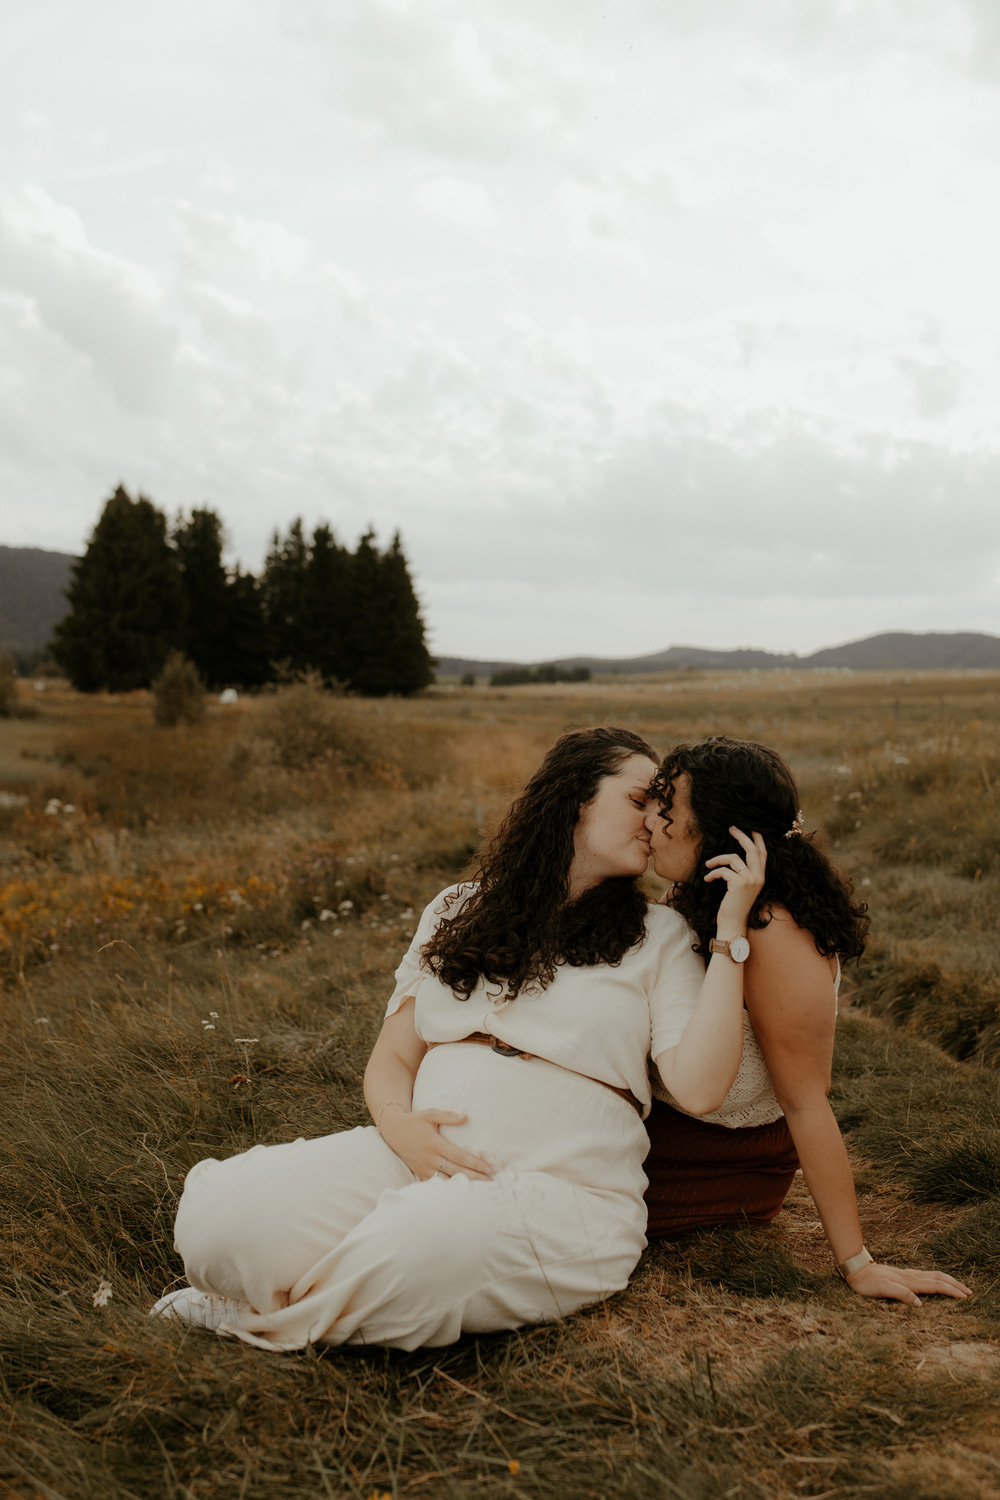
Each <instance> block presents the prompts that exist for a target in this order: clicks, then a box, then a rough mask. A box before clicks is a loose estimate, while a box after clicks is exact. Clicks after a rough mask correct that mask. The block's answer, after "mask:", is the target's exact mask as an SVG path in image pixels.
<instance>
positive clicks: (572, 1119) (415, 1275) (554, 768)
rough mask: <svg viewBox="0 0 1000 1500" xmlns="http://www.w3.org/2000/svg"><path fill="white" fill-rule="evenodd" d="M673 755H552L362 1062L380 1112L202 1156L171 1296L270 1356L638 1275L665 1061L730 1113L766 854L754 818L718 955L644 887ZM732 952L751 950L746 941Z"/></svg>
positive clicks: (540, 1303) (413, 963) (183, 1209)
mask: <svg viewBox="0 0 1000 1500" xmlns="http://www.w3.org/2000/svg"><path fill="white" fill-rule="evenodd" d="M656 769H657V765H656V757H655V753H654V752H653V750H652V749H651V748H650V747H649V746H648V745H647V744H646V743H645V742H644V741H643V740H641V739H639V738H638V736H636V735H634V734H632V733H631V732H630V731H628V730H624V729H591V730H580V731H576V732H573V733H570V734H567V735H564V736H563V737H562V739H560V740H559V741H558V742H557V744H556V745H555V746H554V747H553V748H552V750H550V752H549V753H548V755H547V756H546V757H545V760H544V762H543V764H542V766H541V767H540V769H539V770H538V771H537V772H536V774H535V775H534V777H533V778H532V780H531V781H530V782H529V784H528V786H527V788H526V790H525V791H524V793H523V795H522V796H521V797H520V798H519V799H518V800H517V802H515V804H514V806H513V807H512V809H511V810H510V812H509V813H508V815H507V818H506V821H505V823H504V824H503V826H502V828H501V830H500V832H499V834H498V835H497V837H496V838H495V839H494V840H493V842H492V844H491V845H490V847H489V848H488V849H487V851H486V853H485V856H484V858H483V860H482V864H481V868H480V872H479V878H478V881H477V882H476V883H474V884H466V885H462V886H455V887H452V888H451V889H450V890H447V891H444V892H442V894H441V896H439V897H438V898H437V899H436V900H435V901H434V902H432V903H431V905H430V906H429V907H428V908H427V910H426V911H425V912H424V915H423V917H422V919H421V922H420V925H419V927H418V930H417V933H416V936H415V938H414V940H413V943H412V945H411V947H410V950H409V952H408V953H407V955H406V957H405V958H404V960H403V962H402V964H401V965H400V967H399V969H398V970H397V984H396V988H395V991H394V992H393V995H392V997H391V999H390V1001H389V1006H388V1011H387V1014H386V1019H385V1022H384V1024H383V1027H382V1030H381V1033H380V1035H379V1038H378V1041H377V1042H376V1044H375V1048H374V1051H373V1053H372V1056H371V1060H370V1062H369V1064H368V1068H367V1071H366V1074H365V1098H366V1100H367V1103H368V1107H369V1109H370V1110H371V1114H372V1119H373V1120H374V1122H375V1123H374V1125H372V1126H369V1127H368V1128H365V1129H358V1130H352V1131H344V1132H341V1133H340V1134H336V1135H329V1136H324V1137H321V1138H319V1139H316V1140H309V1141H306V1140H299V1141H295V1142H292V1143H290V1144H288V1145H280V1146H257V1147H254V1148H253V1150H250V1151H247V1152H244V1153H243V1154H242V1155H240V1156H236V1157H233V1158H231V1159H229V1160H227V1161H214V1160H209V1161H204V1162H200V1163H199V1164H198V1165H197V1166H195V1167H194V1168H193V1169H192V1171H191V1172H190V1173H189V1174H188V1178H187V1181H186V1183H185V1188H184V1194H183V1196H182V1198H181V1202H180V1207H179V1209H178V1214H177V1226H176V1243H177V1248H178V1250H179V1252H180V1253H181V1255H182V1256H183V1259H184V1265H185V1270H186V1272H187V1277H188V1281H189V1283H190V1285H189V1286H186V1287H182V1288H180V1289H179V1290H177V1291H174V1292H171V1293H168V1294H167V1296H165V1297H163V1298H161V1300H160V1301H159V1302H158V1303H157V1304H156V1306H155V1307H154V1308H153V1312H154V1313H159V1314H161V1315H165V1316H170V1317H176V1318H182V1319H185V1320H186V1321H188V1322H192V1323H197V1324H201V1325H202V1326H205V1327H208V1328H214V1329H217V1330H219V1331H221V1332H227V1333H232V1334H236V1335H237V1336H239V1337H240V1338H243V1339H245V1340H247V1341H248V1342H250V1343H253V1344H258V1345H261V1346H262V1347H264V1348H269V1349H296V1348H301V1347H302V1346H303V1345H306V1344H309V1343H317V1344H334V1345H336V1344H344V1343H349V1344H382V1345H391V1346H393V1347H395V1348H401V1349H414V1348H417V1347H420V1346H437V1345H442V1344H449V1343H451V1342H453V1341H454V1340H455V1339H457V1338H458V1337H459V1336H460V1335H461V1334H463V1333H484V1332H488V1331H491V1330H495V1329H504V1328H516V1327H518V1326H520V1325H522V1324H525V1323H533V1322H538V1321H541V1320H545V1319H551V1318H559V1317H564V1316H566V1315H567V1314H569V1313H572V1312H574V1311H576V1309H577V1308H580V1307H582V1306H584V1305H585V1304H586V1303H588V1302H593V1301H596V1300H598V1299H600V1298H601V1297H604V1296H607V1295H608V1294H609V1293H611V1292H614V1291H617V1290H618V1289H619V1288H621V1287H623V1286H624V1285H625V1284H626V1282H627V1280H628V1278H629V1275H630V1274H631V1272H632V1270H633V1268H634V1266H635V1264H636V1261H637V1260H638V1258H639V1255H640V1253H641V1251H642V1249H643V1247H644V1245H645V1243H646V1241H645V1235H644V1229H645V1220H646V1213H645V1208H644V1206H643V1201H642V1194H643V1190H644V1188H645V1177H644V1176H643V1172H642V1161H643V1158H644V1156H645V1154H646V1150H647V1148H648V1141H647V1137H646V1132H645V1129H644V1126H643V1116H644V1115H645V1114H646V1113H647V1112H648V1110H649V1104H650V1093H649V1082H648V1074H647V1057H648V1056H649V1055H650V1053H652V1056H653V1057H654V1059H655V1064H656V1069H657V1076H658V1077H659V1078H660V1079H661V1080H662V1081H663V1083H664V1085H665V1086H666V1087H667V1088H669V1090H670V1092H671V1096H672V1097H673V1098H674V1099H675V1100H676V1101H677V1102H678V1103H680V1104H681V1105H682V1106H683V1108H685V1109H688V1110H691V1111H693V1112H695V1113H698V1112H702V1111H705V1110H711V1109H714V1108H716V1107H717V1106H718V1105H719V1104H720V1103H721V1102H722V1099H723V1098H724V1096H725V1093H726V1090H727V1089H728V1088H729V1086H730V1084H731V1083H732V1081H733V1079H734V1077H735V1075H736V1070H737V1067H738V1065H739V1059H740V1050H741V1046H742V1035H743V1027H742V1012H743V996H742V974H743V970H742V968H741V966H740V964H739V963H738V962H736V961H735V958H734V957H731V956H730V952H729V946H730V943H731V942H732V943H736V940H737V939H739V938H741V937H742V936H743V935H744V934H745V931H746V920H747V916H748V914H749V911H750V909H751V905H752V903H753V901H754V898H755V897H756V895H757V893H758V892H759V891H760V889H761V885H762V883H763V876H764V854H763V845H762V843H761V840H760V839H759V837H757V836H756V835H755V836H754V838H753V839H751V838H748V837H746V836H745V835H744V834H742V833H741V832H739V831H738V830H737V829H736V828H735V827H734V828H733V830H732V835H733V843H732V847H731V848H730V850H729V851H727V852H726V853H722V854H720V855H719V856H717V857H715V858H713V859H711V860H710V861H709V862H708V864H707V866H706V869H705V871H703V872H702V874H701V876H700V877H699V878H702V879H704V880H705V881H706V882H707V883H708V884H709V885H713V886H714V885H716V884H717V885H719V886H720V887H722V886H724V887H725V893H724V895H723V897H722V900H721V903H720V904H719V907H718V912H717V916H716V919H715V921H714V922H713V925H712V932H713V933H714V934H716V935H717V938H718V940H719V944H718V949H717V951H716V953H715V955H714V956H713V957H712V958H711V960H710V962H709V964H708V967H707V970H705V969H704V968H703V965H702V963H701V961H700V960H699V959H698V958H697V957H696V955H695V954H694V953H693V952H692V950H691V934H690V932H689V930H688V929H687V927H686V926H685V924H684V922H683V920H682V919H681V917H679V916H678V915H677V913H676V912H674V911H671V910H669V909H668V908H667V907H663V906H660V907H652V908H650V907H649V906H648V903H647V900H646V898H645V896H644V895H643V894H642V892H641V890H640V889H639V885H638V880H639V877H640V876H641V875H642V874H643V873H644V871H645V869H646V865H647V862H648V858H649V849H650V834H649V832H648V829H647V826H646V825H647V816H646V814H647V809H646V792H647V788H648V785H649V782H650V779H651V777H652V776H653V775H654V773H655V772H656ZM736 945H737V947H738V944H736Z"/></svg>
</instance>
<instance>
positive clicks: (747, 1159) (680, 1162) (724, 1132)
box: [644, 1099, 799, 1240]
mask: <svg viewBox="0 0 1000 1500" xmlns="http://www.w3.org/2000/svg"><path fill="white" fill-rule="evenodd" d="M646 1129H647V1131H648V1132H649V1155H648V1156H647V1157H646V1161H645V1165H644V1170H645V1173H646V1176H647V1178H648V1179H649V1187H648V1188H647V1189H646V1207H647V1209H648V1210H649V1224H648V1227H647V1229H646V1235H647V1238H649V1239H651V1240H662V1239H672V1238H673V1237H674V1236H675V1235H679V1234H686V1233H687V1232H688V1231H689V1230H691V1229H708V1228H710V1227H712V1226H713V1225H717V1224H746V1223H750V1224H766V1223H767V1222H768V1221H769V1220H770V1219H773V1218H774V1216H775V1214H776V1213H777V1212H778V1210H779V1209H780V1208H781V1205H782V1203H784V1201H785V1195H786V1193H787V1192H788V1189H789V1188H790V1187H791V1185H792V1178H793V1177H794V1176H795V1171H796V1168H797V1167H798V1164H799V1159H798V1157H797V1156H796V1154H795V1147H794V1145H793V1144H792V1137H791V1135H790V1134H789V1130H788V1126H787V1125H786V1123H785V1120H784V1116H782V1117H781V1118H780V1119H778V1120H775V1122H774V1123H773V1125H747V1126H743V1127H741V1128H740V1129H738V1130H729V1129H727V1128H726V1126H725V1125H711V1124H709V1123H707V1122H706V1121H705V1120H694V1119H692V1118H691V1116H690V1115H682V1114H681V1113H680V1111H679V1110H676V1109H672V1108H671V1107H670V1105H669V1104H664V1103H663V1101H662V1100H660V1099H654V1100H653V1108H652V1112H651V1113H650V1116H649V1119H648V1120H647V1121H646Z"/></svg>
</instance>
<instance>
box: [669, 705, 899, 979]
mask: <svg viewBox="0 0 1000 1500" xmlns="http://www.w3.org/2000/svg"><path fill="white" fill-rule="evenodd" d="M685 772H686V773H687V775H688V776H689V777H690V779H691V789H690V799H691V812H692V814H693V816H694V820H695V824H696V826H695V828H694V829H693V830H692V832H693V833H694V834H695V835H700V837H701V844H700V847H699V850H698V863H699V866H702V867H703V866H704V861H705V860H706V859H712V858H713V857H714V856H715V855H717V854H731V853H733V852H736V853H742V850H741V849H740V847H739V845H738V844H737V843H736V841H735V839H734V838H733V837H732V835H731V834H730V832H729V828H730V826H731V825H733V824H735V826H736V827H737V828H741V829H742V830H743V831H744V833H752V832H756V833H760V834H762V835H763V838H764V842H765V843H766V845H767V874H766V876H765V880H764V888H763V890H762V891H761V893H760V895H759V896H758V897H757V900H756V901H755V902H754V904H753V907H752V909H751V913H750V921H749V925H750V926H751V927H756V928H760V927H766V926H767V924H768V923H769V922H770V920H771V911H772V909H773V908H774V907H776V906H783V907H784V908H785V909H786V911H788V912H789V913H790V914H791V915H792V917H794V919H795V921H796V922H797V923H798V924H799V926H800V927H804V928H806V929H807V930H808V931H809V932H811V933H812V936H813V940H814V942H815V944H816V947H817V949H818V951H819V952H820V953H822V954H823V956H824V958H832V957H833V956H834V955H835V954H836V956H837V957H838V958H840V959H842V960H847V959H849V958H860V957H861V955H862V953H863V952H864V951H865V944H866V942H867V940H868V928H869V925H870V923H869V919H868V917H867V915H866V913H867V911H868V907H867V906H866V905H865V904H864V903H863V902H862V903H855V902H854V901H853V900H852V888H851V884H850V882H849V881H848V880H847V879H845V877H844V876H843V875H841V874H840V872H839V871H838V870H836V869H835V868H834V867H833V865H832V864H831V863H830V861H829V859H828V858H827V856H826V854H825V853H824V852H823V850H822V849H821V848H820V847H819V846H818V844H817V842H816V835H815V834H814V833H808V834H807V833H801V832H799V833H796V834H794V835H793V836H792V837H786V835H787V834H788V832H789V830H790V829H791V828H792V827H794V826H795V825H796V819H797V817H798V809H799V794H798V791H797V789H796V786H795V779H794V777H793V776H792V773H791V771H790V770H789V769H788V767H787V766H786V764H785V762H784V761H783V760H782V758H781V756H780V755H778V754H777V753H776V752H775V751H774V750H769V749H768V748H767V746H766V745H758V744H756V743H755V742H754V741H753V740H733V739H729V738H728V737H727V736H726V735H723V734H718V735H713V736H712V738H711V739H707V740H702V741H701V743H700V744H698V745H677V746H676V747H675V748H674V749H673V750H671V751H670V752H669V753H668V754H667V755H666V756H665V758H664V761H663V764H662V765H661V767H660V769H659V771H658V772H657V773H656V776H655V777H654V778H653V781H652V784H651V786H650V793H651V795H652V796H655V797H656V798H657V799H658V800H659V802H660V808H661V811H660V816H661V817H662V818H665V819H667V820H668V821H669V819H670V808H671V806H672V805H673V796H674V782H675V781H676V780H677V778H678V776H682V775H684V774H685ZM724 894H725V885H724V884H723V882H722V881H712V882H710V883H709V884H707V885H706V884H705V882H704V881H703V880H688V881H684V882H681V883H679V884H678V885H676V886H675V887H674V889H673V891H672V892H671V894H670V897H669V900H670V905H671V906H672V907H673V908H674V909H675V910H676V911H678V912H680V914H681V916H682V917H683V918H684V919H685V921H686V922H687V923H688V924H689V926H690V927H691V928H693V930H694V932H695V934H696V935H697V938H698V942H697V945H696V950H695V951H696V952H698V953H701V954H703V955H706V956H707V954H708V944H709V940H710V939H711V938H712V937H713V936H714V934H715V919H716V913H717V912H718V909H719V905H720V903H721V901H722V897H723V895H724Z"/></svg>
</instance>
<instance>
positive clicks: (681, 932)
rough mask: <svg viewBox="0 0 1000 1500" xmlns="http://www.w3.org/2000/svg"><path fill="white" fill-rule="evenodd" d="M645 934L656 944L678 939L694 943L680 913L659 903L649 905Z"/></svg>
mask: <svg viewBox="0 0 1000 1500" xmlns="http://www.w3.org/2000/svg"><path fill="white" fill-rule="evenodd" d="M646 933H647V935H648V936H649V937H651V938H653V939H654V940H655V941H657V942H668V941H670V940H673V941H677V940H678V939H684V940H685V941H686V942H689V943H693V942H695V941H696V939H695V935H694V933H693V932H692V931H691V928H690V927H689V926H688V924H687V923H686V922H685V920H684V918H683V917H682V916H681V914H680V912H679V911H675V910H674V908H673V907H672V906H664V905H662V904H661V903H660V902H656V903H655V904H654V903H651V904H650V905H649V907H648V908H647V910H646Z"/></svg>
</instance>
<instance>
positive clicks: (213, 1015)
mask: <svg viewBox="0 0 1000 1500" xmlns="http://www.w3.org/2000/svg"><path fill="white" fill-rule="evenodd" d="M208 1014H209V1015H210V1016H211V1018H212V1020H213V1021H217V1020H218V1019H219V1012H218V1011H217V1010H210V1011H209V1013H208Z"/></svg>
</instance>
